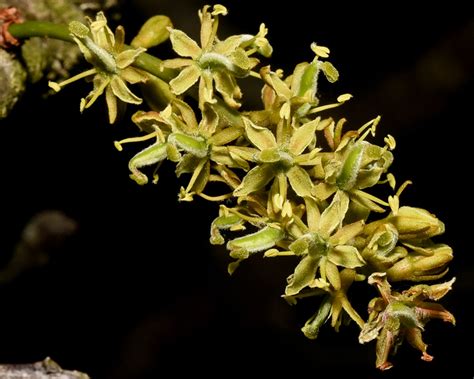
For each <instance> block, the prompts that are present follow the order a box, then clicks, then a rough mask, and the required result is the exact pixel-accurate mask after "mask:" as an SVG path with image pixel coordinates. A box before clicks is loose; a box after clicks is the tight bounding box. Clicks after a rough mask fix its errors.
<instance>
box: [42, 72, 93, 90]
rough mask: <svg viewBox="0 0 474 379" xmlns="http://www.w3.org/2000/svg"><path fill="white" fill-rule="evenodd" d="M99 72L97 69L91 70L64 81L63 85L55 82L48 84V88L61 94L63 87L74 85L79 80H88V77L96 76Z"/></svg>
mask: <svg viewBox="0 0 474 379" xmlns="http://www.w3.org/2000/svg"><path fill="white" fill-rule="evenodd" d="M96 73H97V70H96V69H95V68H91V69H90V70H87V71H84V72H81V73H80V74H77V75H74V76H73V77H71V78H69V79H66V80H63V81H62V82H61V83H56V82H53V81H49V82H48V86H49V87H50V88H52V89H53V90H54V91H56V92H59V91H60V90H61V88H62V87H64V86H67V85H68V84H70V83H73V82H75V81H77V80H80V79H83V78H87V77H88V76H91V75H95V74H96Z"/></svg>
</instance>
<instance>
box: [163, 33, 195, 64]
mask: <svg viewBox="0 0 474 379" xmlns="http://www.w3.org/2000/svg"><path fill="white" fill-rule="evenodd" d="M169 30H170V40H171V44H172V45H173V50H174V51H176V53H178V55H180V56H182V57H191V58H193V59H197V58H198V57H199V55H201V51H202V50H201V48H200V47H199V46H198V44H197V43H196V42H195V41H194V40H193V39H191V38H190V37H189V36H188V35H187V34H186V33H184V32H183V31H181V30H178V29H171V28H170V29H169Z"/></svg>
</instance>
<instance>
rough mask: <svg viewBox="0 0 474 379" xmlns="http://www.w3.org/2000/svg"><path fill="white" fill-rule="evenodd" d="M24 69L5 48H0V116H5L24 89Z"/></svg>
mask: <svg viewBox="0 0 474 379" xmlns="http://www.w3.org/2000/svg"><path fill="white" fill-rule="evenodd" d="M25 80H26V71H25V69H24V68H23V66H22V65H21V64H20V63H19V62H18V61H17V60H16V59H15V58H14V57H13V56H12V55H11V54H9V53H7V52H6V51H5V50H1V49H0V83H2V86H1V91H0V118H4V117H6V116H7V114H8V112H10V110H11V108H12V107H13V106H14V105H15V103H16V102H17V100H18V98H19V97H20V96H21V94H22V93H23V91H24V90H25Z"/></svg>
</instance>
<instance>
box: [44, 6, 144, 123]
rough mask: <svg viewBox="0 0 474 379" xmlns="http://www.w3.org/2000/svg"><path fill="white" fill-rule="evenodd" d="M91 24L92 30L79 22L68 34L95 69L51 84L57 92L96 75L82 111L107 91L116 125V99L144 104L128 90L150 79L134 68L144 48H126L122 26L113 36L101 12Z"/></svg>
mask: <svg viewBox="0 0 474 379" xmlns="http://www.w3.org/2000/svg"><path fill="white" fill-rule="evenodd" d="M88 21H89V27H88V26H86V25H84V24H82V23H80V22H78V21H73V22H71V23H70V24H69V31H70V33H71V35H72V36H73V38H74V41H75V42H76V43H77V45H78V46H79V48H80V50H81V52H82V54H83V55H84V58H85V59H86V60H87V61H88V62H89V63H91V64H92V65H93V66H94V68H92V69H90V70H87V71H85V72H82V73H80V74H78V75H76V76H74V77H72V78H69V79H67V80H65V81H63V82H61V83H59V84H58V83H55V82H50V83H49V86H50V87H51V88H52V89H54V90H55V91H59V90H60V89H61V87H63V86H65V85H67V84H69V83H72V82H74V81H76V80H79V79H82V78H87V77H91V76H93V79H92V81H93V86H94V88H93V90H92V91H91V92H90V93H89V94H88V95H87V96H86V97H85V98H83V99H81V106H80V109H81V112H82V111H83V110H84V109H86V108H89V107H90V106H91V105H92V104H93V103H94V102H95V101H96V100H97V98H98V97H99V96H100V95H102V94H103V93H104V92H105V99H106V102H107V108H108V111H109V121H110V123H114V122H115V120H116V118H117V98H118V99H120V100H121V101H123V102H125V103H130V104H141V103H142V99H141V98H139V97H138V96H136V95H135V94H133V93H132V92H131V91H130V90H129V89H128V87H127V83H130V84H135V83H138V82H144V81H146V80H147V76H146V74H145V73H143V72H142V71H140V70H138V69H136V68H133V67H131V65H132V64H133V62H134V61H135V59H136V58H137V57H138V56H139V55H140V54H141V53H143V52H144V51H145V49H144V48H141V47H139V48H137V49H129V48H127V47H125V44H124V40H125V32H124V29H123V28H122V27H121V26H119V27H117V29H116V30H115V34H114V33H112V31H111V30H110V28H109V27H108V26H107V19H106V18H105V15H104V14H103V13H102V12H99V13H97V16H96V19H95V20H94V21H93V20H91V19H88Z"/></svg>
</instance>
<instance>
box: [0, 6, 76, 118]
mask: <svg viewBox="0 0 474 379" xmlns="http://www.w3.org/2000/svg"><path fill="white" fill-rule="evenodd" d="M1 7H15V8H17V9H18V10H19V11H20V13H21V15H22V17H23V18H24V19H27V20H40V21H51V22H55V23H66V24H67V23H68V22H69V21H71V20H81V19H83V18H84V14H83V12H82V11H81V9H80V8H79V7H78V6H77V5H75V4H74V1H72V0H0V8H1ZM0 52H1V55H0V59H1V63H2V64H1V68H0V77H1V79H2V80H1V83H2V84H1V87H0V93H1V94H0V118H4V117H6V116H7V114H8V112H9V111H10V110H11V108H12V107H13V106H14V104H15V103H16V101H17V100H18V98H19V96H20V95H21V93H22V92H23V90H24V87H25V81H26V80H28V81H29V82H32V83H35V82H37V81H39V80H41V79H42V78H43V77H44V76H46V77H47V78H48V79H54V78H58V77H66V76H68V71H69V70H70V69H71V68H72V67H73V65H74V64H75V63H76V62H77V61H78V58H79V49H78V48H77V47H76V46H74V45H72V44H68V43H66V42H63V41H58V40H53V39H46V38H30V39H29V40H27V41H25V42H24V43H23V45H22V46H21V49H20V52H21V55H22V62H23V65H24V68H22V67H21V65H20V63H19V61H18V60H17V61H15V59H14V58H13V56H12V55H10V54H8V53H7V52H5V51H4V50H1V51H0ZM26 74H27V75H26Z"/></svg>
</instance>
